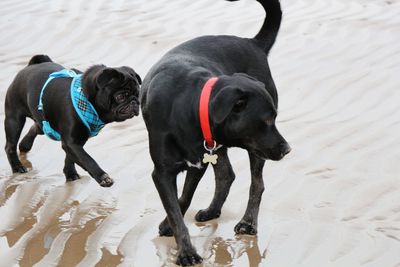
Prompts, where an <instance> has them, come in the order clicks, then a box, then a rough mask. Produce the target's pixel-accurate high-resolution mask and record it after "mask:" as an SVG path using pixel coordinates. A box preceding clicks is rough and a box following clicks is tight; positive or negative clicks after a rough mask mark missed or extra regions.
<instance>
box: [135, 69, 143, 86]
mask: <svg viewBox="0 0 400 267" xmlns="http://www.w3.org/2000/svg"><path fill="white" fill-rule="evenodd" d="M135 75H136V79H137V81H138V83H139V84H142V78H140V76H139V74H137V73H136V72H135Z"/></svg>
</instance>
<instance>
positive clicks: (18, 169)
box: [12, 165, 28, 173]
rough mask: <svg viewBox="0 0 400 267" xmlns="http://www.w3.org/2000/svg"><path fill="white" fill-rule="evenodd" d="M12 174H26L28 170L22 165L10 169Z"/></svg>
mask: <svg viewBox="0 0 400 267" xmlns="http://www.w3.org/2000/svg"><path fill="white" fill-rule="evenodd" d="M12 170H13V173H27V172H28V169H27V168H25V167H24V166H23V165H16V166H13V167H12Z"/></svg>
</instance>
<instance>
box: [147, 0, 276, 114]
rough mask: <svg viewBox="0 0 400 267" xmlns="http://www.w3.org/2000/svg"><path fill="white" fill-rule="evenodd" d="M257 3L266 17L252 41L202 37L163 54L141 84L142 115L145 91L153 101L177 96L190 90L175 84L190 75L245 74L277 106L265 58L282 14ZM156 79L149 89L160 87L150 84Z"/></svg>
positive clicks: (265, 0) (269, 3)
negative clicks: (261, 88)
mask: <svg viewBox="0 0 400 267" xmlns="http://www.w3.org/2000/svg"><path fill="white" fill-rule="evenodd" d="M228 1H235V0H228ZM257 1H258V2H259V3H260V4H261V5H262V6H263V7H264V9H265V11H266V13H267V16H266V18H265V20H264V23H263V26H262V27H261V29H260V31H259V32H258V33H257V34H256V36H255V37H254V38H250V39H249V38H241V37H236V36H227V35H219V36H202V37H198V38H195V39H192V40H189V41H187V42H185V43H182V44H181V45H178V46H177V47H175V48H173V49H172V50H170V51H169V52H168V53H166V54H165V55H164V56H163V57H162V58H161V59H160V60H159V61H158V62H157V63H156V64H155V65H154V66H153V67H152V68H151V70H150V71H149V72H148V74H147V75H146V77H145V79H144V81H143V85H142V89H141V103H142V110H143V113H144V114H145V113H146V106H147V101H148V97H149V95H148V90H149V88H151V90H152V91H153V92H151V95H152V96H155V97H161V96H160V95H163V94H166V93H165V92H159V91H164V90H168V93H167V94H170V95H177V94H180V93H181V92H180V91H179V90H180V89H183V90H184V89H188V90H190V88H177V87H176V86H175V84H176V80H182V79H187V77H188V76H191V75H193V74H195V75H196V74H199V77H201V76H202V75H206V76H218V75H232V74H234V73H246V74H248V75H250V76H252V77H254V78H256V79H257V80H259V81H261V82H263V83H264V84H265V85H266V88H267V90H268V91H269V93H270V94H271V96H272V97H273V98H274V102H275V104H276V105H277V102H278V99H277V93H276V89H275V84H274V83H273V79H272V76H271V73H270V70H269V65H268V59H267V57H268V53H269V51H270V49H271V47H272V46H273V44H274V43H275V39H276V37H277V34H278V31H279V28H280V24H281V18H282V11H281V8H280V3H279V1H278V0H257ZM164 77H167V78H166V79H165V78H164ZM158 79H162V84H163V86H161V87H158V86H151V85H150V84H160V83H158V82H155V81H154V80H158ZM156 91H158V92H156ZM171 101H173V100H171Z"/></svg>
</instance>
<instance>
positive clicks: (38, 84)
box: [5, 55, 62, 117]
mask: <svg viewBox="0 0 400 267" xmlns="http://www.w3.org/2000/svg"><path fill="white" fill-rule="evenodd" d="M60 69H62V66H61V65H59V64H56V63H54V62H53V61H52V60H51V59H50V57H48V56H46V55H35V56H33V57H32V58H31V59H30V60H29V63H28V65H27V66H26V67H25V68H23V69H22V70H20V71H19V72H18V73H17V75H16V76H15V78H14V80H13V81H12V83H11V85H10V86H9V88H8V90H7V94H6V99H5V110H8V111H10V110H15V109H17V110H18V112H21V113H23V114H24V115H26V116H29V117H32V113H36V112H35V110H36V108H37V104H38V98H39V94H40V90H41V88H42V86H43V84H44V82H45V81H46V79H47V78H48V76H49V74H50V73H51V72H53V71H57V70H60Z"/></svg>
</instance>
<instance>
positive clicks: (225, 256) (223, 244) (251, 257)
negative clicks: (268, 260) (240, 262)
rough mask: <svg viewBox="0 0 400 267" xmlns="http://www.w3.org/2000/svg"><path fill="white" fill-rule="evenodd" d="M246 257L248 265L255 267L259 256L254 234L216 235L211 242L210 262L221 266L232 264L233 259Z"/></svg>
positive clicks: (260, 259)
mask: <svg viewBox="0 0 400 267" xmlns="http://www.w3.org/2000/svg"><path fill="white" fill-rule="evenodd" d="M242 257H247V259H248V265H247V266H249V267H257V266H259V264H260V263H261V261H262V259H263V257H262V256H261V253H260V249H259V247H258V241H257V237H256V236H246V235H242V236H235V238H234V239H223V238H221V237H216V238H214V240H213V241H212V244H211V257H210V258H209V260H210V262H214V263H215V264H218V265H222V266H226V265H227V266H229V265H232V264H233V262H234V260H235V259H240V258H242Z"/></svg>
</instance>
